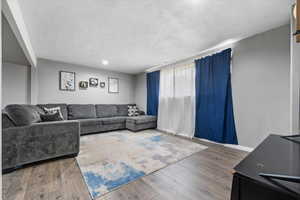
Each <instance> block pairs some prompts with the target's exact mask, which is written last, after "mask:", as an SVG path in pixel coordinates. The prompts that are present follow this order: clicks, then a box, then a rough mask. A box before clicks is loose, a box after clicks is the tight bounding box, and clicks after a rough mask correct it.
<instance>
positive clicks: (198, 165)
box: [3, 140, 247, 200]
mask: <svg viewBox="0 0 300 200" xmlns="http://www.w3.org/2000/svg"><path fill="white" fill-rule="evenodd" d="M196 142H198V143H201V144H204V145H206V146H209V148H207V149H206V150H204V151H201V152H198V153H196V154H193V155H192V156H190V157H188V158H186V159H184V160H181V161H179V162H177V163H174V164H172V165H169V166H167V167H166V168H163V169H161V170H158V171H156V172H154V173H152V174H150V175H147V176H144V177H142V178H140V179H138V180H136V181H134V182H131V183H129V184H127V185H124V186H122V187H120V188H119V189H116V190H114V191H112V192H110V193H108V194H106V195H104V196H102V197H100V198H99V200H174V199H180V200H227V199H230V190H231V181H232V174H231V173H232V168H233V167H234V166H235V165H236V164H237V163H238V162H239V161H240V160H242V159H243V158H244V157H245V156H246V155H247V153H246V152H243V151H239V150H235V149H231V148H228V147H224V146H221V145H216V144H211V143H205V142H200V141H198V140H196ZM3 199H4V200H52V199H53V200H89V199H91V198H90V196H89V192H88V190H87V187H86V185H85V183H84V180H83V178H82V176H81V173H80V169H79V168H78V166H77V163H76V160H75V159H74V158H68V159H61V160H56V161H50V162H46V163H43V164H39V165H35V166H32V167H27V168H24V169H20V170H17V171H15V172H12V173H10V174H5V175H4V176H3Z"/></svg>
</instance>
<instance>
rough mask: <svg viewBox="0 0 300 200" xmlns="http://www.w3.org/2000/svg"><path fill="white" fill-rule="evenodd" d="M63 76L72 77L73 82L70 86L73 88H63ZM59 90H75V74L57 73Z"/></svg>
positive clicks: (67, 72)
mask: <svg viewBox="0 0 300 200" xmlns="http://www.w3.org/2000/svg"><path fill="white" fill-rule="evenodd" d="M64 74H69V75H71V76H73V80H72V85H73V88H67V87H66V86H63V85H62V84H63V81H64V80H62V79H63V77H64ZM59 90H61V91H75V90H76V74H75V72H69V71H59Z"/></svg>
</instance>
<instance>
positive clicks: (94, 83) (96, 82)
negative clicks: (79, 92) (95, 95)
mask: <svg viewBox="0 0 300 200" xmlns="http://www.w3.org/2000/svg"><path fill="white" fill-rule="evenodd" d="M89 84H90V87H98V85H99V79H98V78H90V79H89Z"/></svg>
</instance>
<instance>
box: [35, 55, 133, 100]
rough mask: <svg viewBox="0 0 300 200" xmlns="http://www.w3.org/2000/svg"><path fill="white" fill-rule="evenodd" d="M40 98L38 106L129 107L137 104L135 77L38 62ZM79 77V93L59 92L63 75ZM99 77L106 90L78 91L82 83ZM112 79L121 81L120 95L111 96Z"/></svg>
mask: <svg viewBox="0 0 300 200" xmlns="http://www.w3.org/2000/svg"><path fill="white" fill-rule="evenodd" d="M37 69H38V70H37V73H38V76H37V77H38V81H37V85H38V89H37V90H38V94H37V95H38V97H37V103H68V104H71V103H78V104H86V103H91V104H98V103H99V104H126V103H134V100H135V99H134V98H135V94H134V89H135V77H134V75H128V74H124V73H117V72H109V71H106V70H100V69H96V68H90V67H86V66H79V65H74V64H68V63H62V62H57V61H51V60H45V59H38V64H37ZM61 70H63V71H71V72H75V73H76V91H74V92H70V91H60V90H59V71H61ZM90 77H96V78H98V79H99V81H101V82H105V83H106V86H105V88H104V89H102V88H100V87H97V88H91V87H89V88H88V89H86V90H81V89H79V88H78V84H79V81H88V80H89V78H90ZM108 77H115V78H119V91H120V92H119V94H110V93H108V83H107V82H108Z"/></svg>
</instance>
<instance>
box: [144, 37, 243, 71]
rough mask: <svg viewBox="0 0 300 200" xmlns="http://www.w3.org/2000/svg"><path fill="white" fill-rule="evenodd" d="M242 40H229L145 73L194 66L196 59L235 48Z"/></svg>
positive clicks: (152, 68)
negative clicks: (180, 65)
mask: <svg viewBox="0 0 300 200" xmlns="http://www.w3.org/2000/svg"><path fill="white" fill-rule="evenodd" d="M242 39H243V38H240V39H236V40H227V41H225V42H223V43H221V44H219V45H216V46H214V47H212V48H209V49H206V50H204V51H201V52H200V53H197V54H196V55H194V56H190V57H187V58H184V59H180V60H177V61H174V62H170V63H167V64H163V65H158V66H154V67H151V68H149V69H147V70H146V71H145V72H146V73H147V72H153V71H157V70H160V69H162V68H164V67H168V66H172V65H179V64H192V63H194V60H196V59H201V58H203V57H206V56H209V55H212V54H214V53H217V52H219V51H222V50H225V49H226V48H233V47H234V45H235V43H237V42H239V41H240V40H242Z"/></svg>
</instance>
